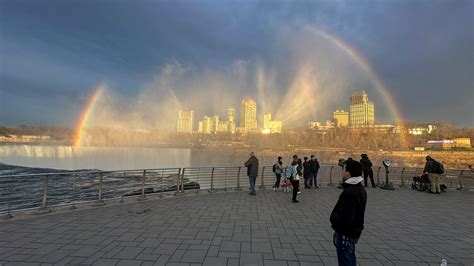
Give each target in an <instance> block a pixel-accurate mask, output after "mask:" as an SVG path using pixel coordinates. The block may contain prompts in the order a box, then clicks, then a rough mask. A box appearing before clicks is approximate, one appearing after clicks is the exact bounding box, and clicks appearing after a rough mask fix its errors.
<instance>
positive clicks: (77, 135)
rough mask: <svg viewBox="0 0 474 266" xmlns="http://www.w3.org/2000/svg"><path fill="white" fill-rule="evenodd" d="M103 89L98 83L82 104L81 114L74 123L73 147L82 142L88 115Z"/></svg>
mask: <svg viewBox="0 0 474 266" xmlns="http://www.w3.org/2000/svg"><path fill="white" fill-rule="evenodd" d="M103 91H104V86H103V85H100V86H98V87H97V88H95V89H94V91H93V92H92V93H91V95H90V96H89V99H88V100H87V102H86V105H85V106H84V109H83V111H82V112H81V116H80V117H79V121H78V122H77V124H76V127H75V130H74V135H73V139H72V144H73V147H74V148H77V147H80V146H81V144H82V138H83V136H84V127H85V126H86V124H87V121H88V120H89V117H90V115H91V114H92V112H93V111H94V107H95V104H96V103H97V100H98V99H99V98H100V95H101V94H102V92H103Z"/></svg>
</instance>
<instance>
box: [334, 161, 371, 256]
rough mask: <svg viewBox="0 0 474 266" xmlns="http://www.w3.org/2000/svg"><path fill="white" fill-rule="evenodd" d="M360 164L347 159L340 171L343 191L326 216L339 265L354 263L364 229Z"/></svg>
mask: <svg viewBox="0 0 474 266" xmlns="http://www.w3.org/2000/svg"><path fill="white" fill-rule="evenodd" d="M362 180H363V178H362V165H361V164H360V163H359V162H357V161H354V160H351V161H349V160H347V161H346V163H345V165H344V170H343V172H342V181H343V183H342V186H343V189H344V190H343V191H342V193H341V195H340V196H339V199H338V201H337V203H336V206H334V209H333V211H332V213H331V216H330V219H329V220H330V221H331V227H332V229H334V234H333V243H334V246H335V247H336V252H337V261H338V263H339V265H357V262H356V255H355V245H356V244H357V241H358V240H359V238H360V235H361V234H362V230H363V229H364V214H365V207H366V204H367V192H366V191H365V189H364V187H363V186H362Z"/></svg>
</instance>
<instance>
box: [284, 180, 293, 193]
mask: <svg viewBox="0 0 474 266" xmlns="http://www.w3.org/2000/svg"><path fill="white" fill-rule="evenodd" d="M282 187H283V192H290V191H291V182H290V179H288V178H285V179H284V180H283V184H282Z"/></svg>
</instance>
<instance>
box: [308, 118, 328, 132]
mask: <svg viewBox="0 0 474 266" xmlns="http://www.w3.org/2000/svg"><path fill="white" fill-rule="evenodd" d="M331 129H334V123H333V122H332V121H331V120H327V121H326V123H324V124H323V123H320V122H309V123H308V130H309V131H317V132H326V131H328V130H331Z"/></svg>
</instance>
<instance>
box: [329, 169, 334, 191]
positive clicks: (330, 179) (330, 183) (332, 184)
mask: <svg viewBox="0 0 474 266" xmlns="http://www.w3.org/2000/svg"><path fill="white" fill-rule="evenodd" d="M333 169H334V165H331V169H330V170H329V183H328V186H334V183H333V182H332V170H333Z"/></svg>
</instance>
